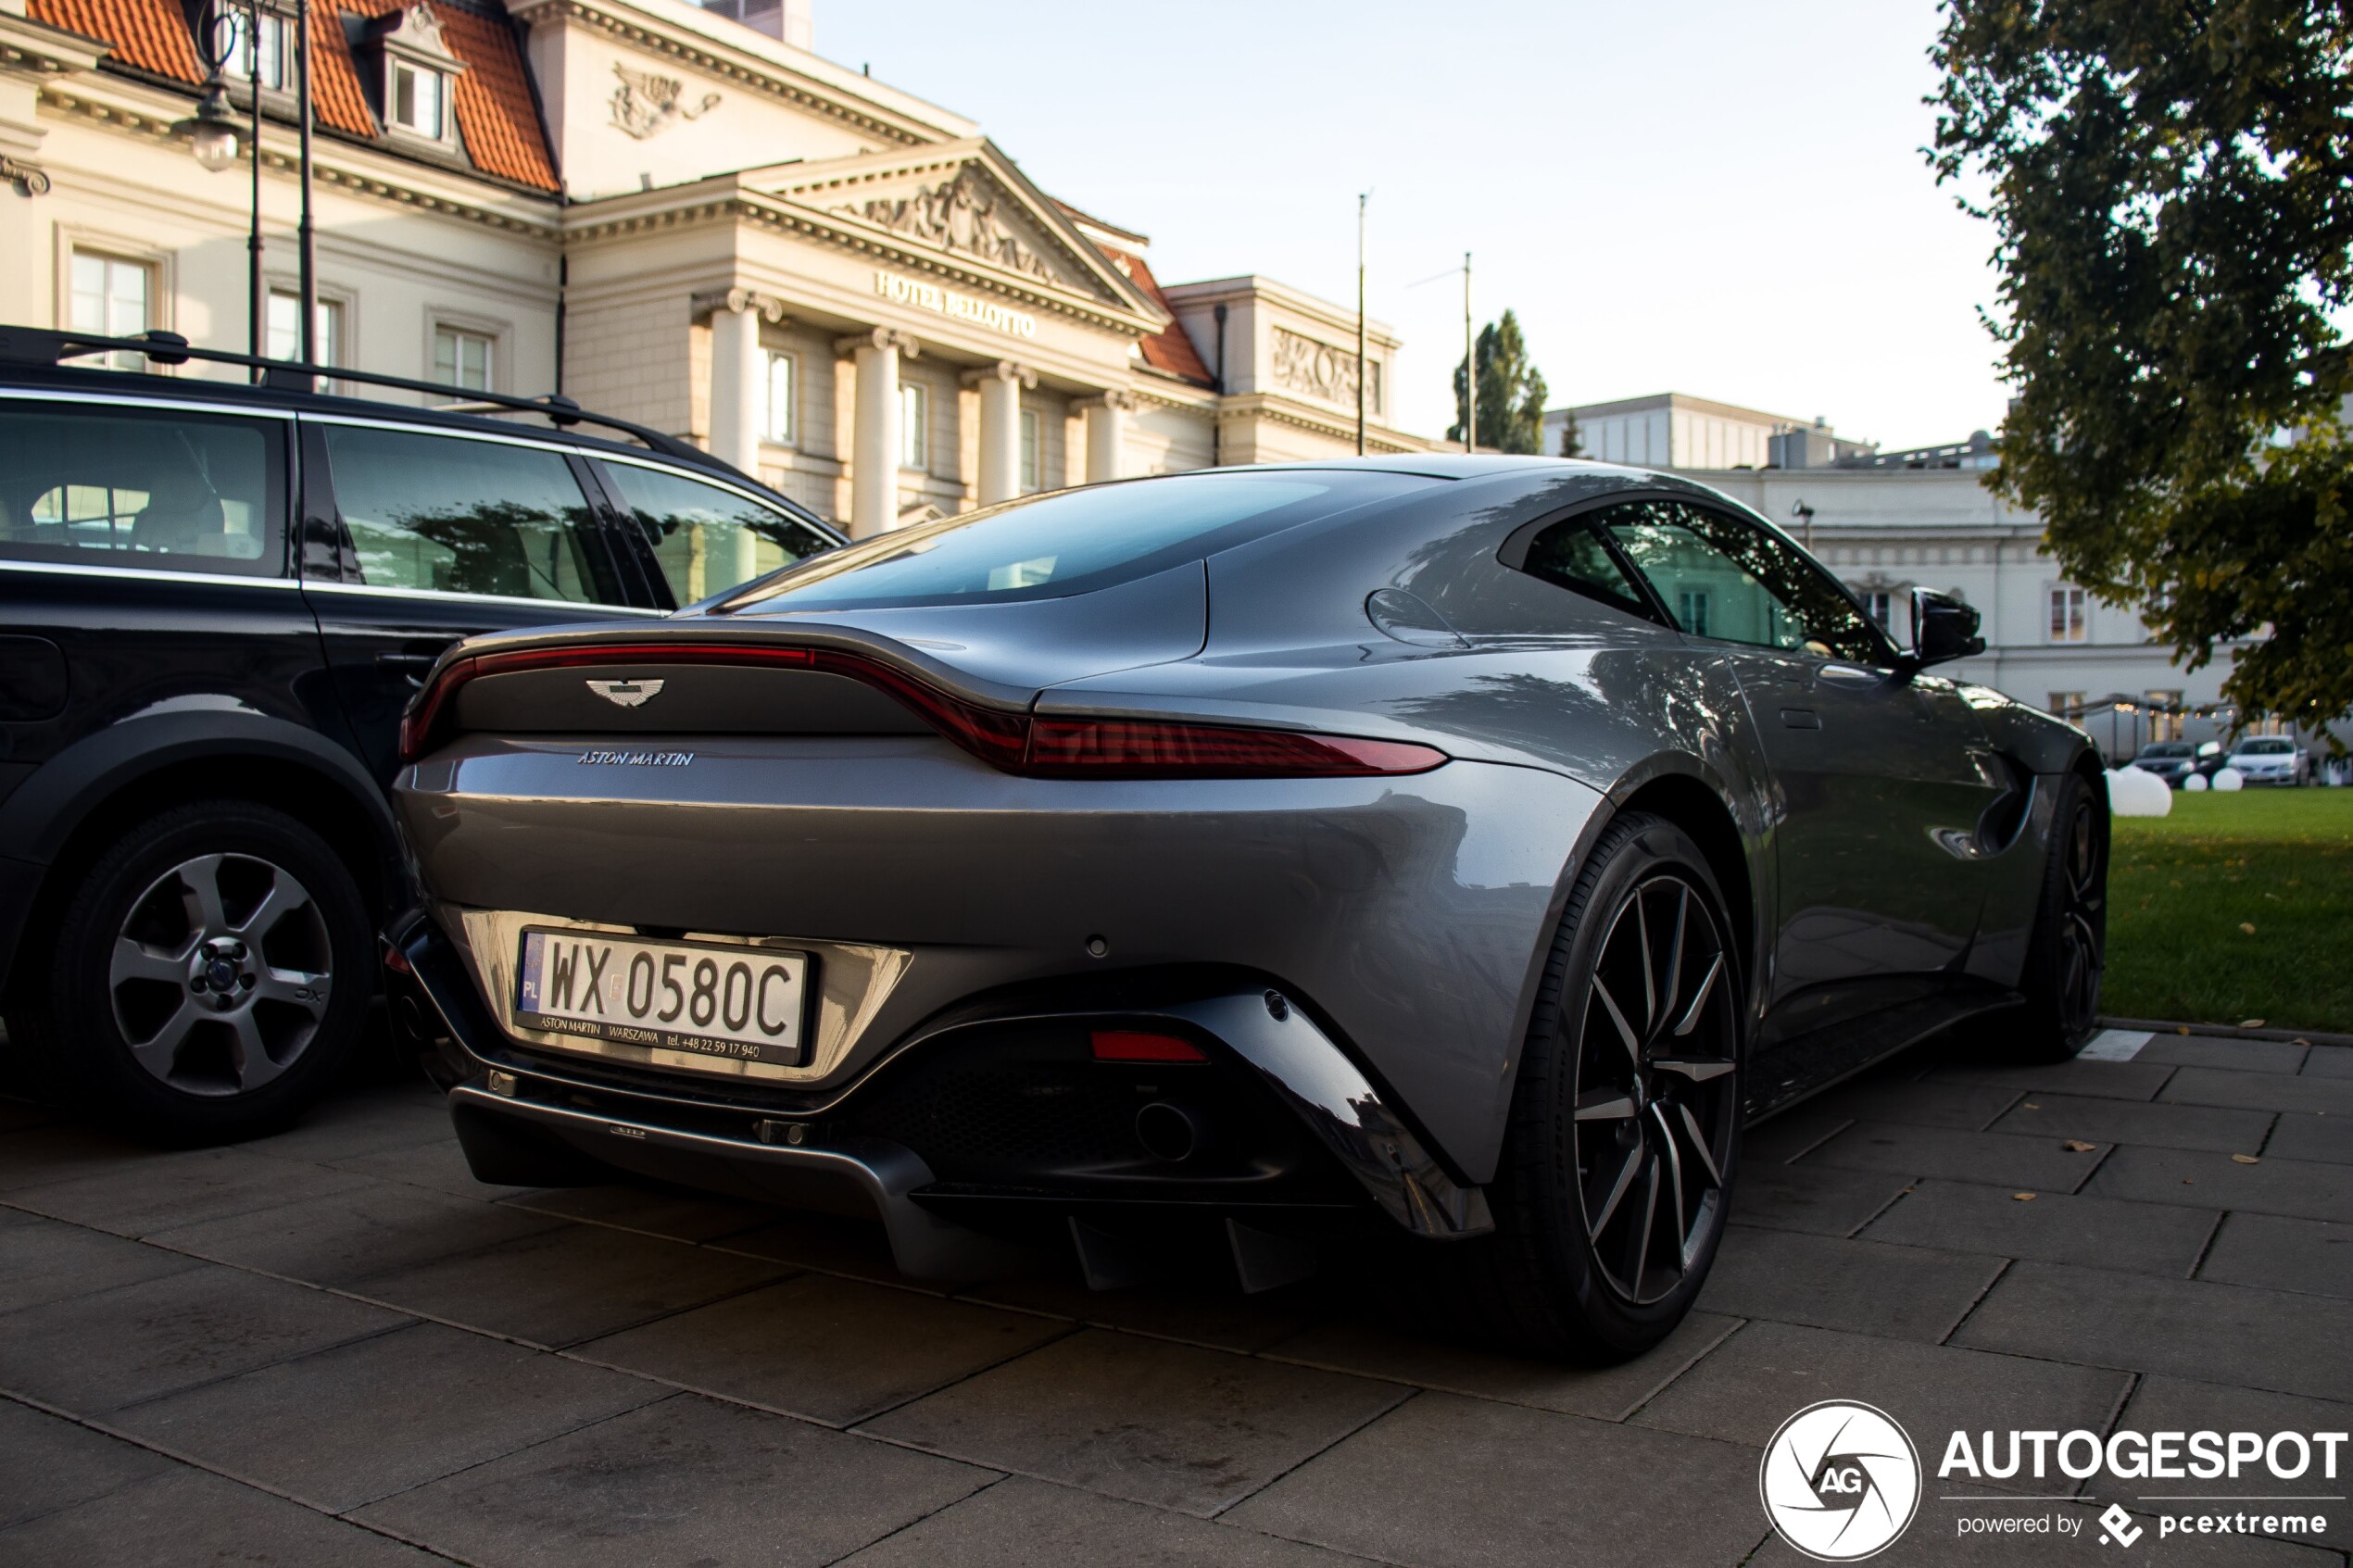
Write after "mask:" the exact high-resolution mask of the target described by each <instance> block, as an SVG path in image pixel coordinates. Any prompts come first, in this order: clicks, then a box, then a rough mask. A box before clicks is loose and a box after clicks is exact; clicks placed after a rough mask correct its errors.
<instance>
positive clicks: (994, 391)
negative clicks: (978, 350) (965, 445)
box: [964, 359, 1038, 507]
mask: <svg viewBox="0 0 2353 1568" xmlns="http://www.w3.org/2000/svg"><path fill="white" fill-rule="evenodd" d="M964 384H965V385H966V386H976V387H978V388H979V389H980V504H981V505H982V506H984V507H987V506H993V505H995V504H996V503H997V502H999V501H1010V500H1012V499H1013V497H1014V496H1016V495H1020V494H1021V394H1022V389H1023V388H1024V387H1030V386H1036V385H1037V384H1038V372H1037V371H1035V370H1030V369H1029V368H1027V367H1026V366H1023V365H1016V364H1014V363H1013V361H1012V360H1010V359H1000V360H998V361H997V363H995V364H994V365H991V366H988V368H986V369H984V370H966V371H965V372H964Z"/></svg>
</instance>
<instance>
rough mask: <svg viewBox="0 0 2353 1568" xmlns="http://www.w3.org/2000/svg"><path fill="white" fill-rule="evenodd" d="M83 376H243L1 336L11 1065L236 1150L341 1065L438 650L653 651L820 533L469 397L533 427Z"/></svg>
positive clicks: (152, 1131)
mask: <svg viewBox="0 0 2353 1568" xmlns="http://www.w3.org/2000/svg"><path fill="white" fill-rule="evenodd" d="M93 347H105V348H109V349H112V350H113V351H115V352H116V353H118V354H120V355H131V356H136V355H139V354H143V353H144V354H145V355H146V356H147V357H148V358H150V360H153V361H160V362H161V363H162V364H164V365H166V366H170V365H174V364H178V363H182V362H184V361H185V360H187V359H189V358H202V359H213V360H220V361H222V362H227V363H233V364H241V365H242V364H247V363H250V361H246V360H244V359H243V358H241V357H237V356H227V355H212V354H205V353H199V352H196V351H193V350H189V349H187V348H186V347H185V345H183V344H182V343H180V341H179V340H177V339H174V338H171V337H170V335H169V334H162V333H154V334H149V336H148V337H147V338H145V339H140V340H111V339H109V340H98V339H88V338H82V337H73V338H70V339H69V338H67V337H65V336H63V335H61V334H58V333H56V332H35V331H30V330H26V329H19V328H6V329H0V977H4V978H5V981H6V991H5V1006H6V1018H7V1025H8V1039H9V1043H10V1046H11V1047H12V1055H13V1057H14V1064H15V1067H16V1070H17V1071H18V1072H19V1073H26V1072H29V1073H34V1074H36V1075H37V1076H38V1078H39V1079H40V1080H41V1081H43V1082H44V1083H45V1084H46V1085H49V1086H50V1087H52V1088H54V1089H56V1090H57V1091H60V1092H63V1093H65V1094H68V1095H70V1096H72V1097H74V1098H78V1099H80V1100H81V1101H82V1103H83V1104H85V1105H87V1106H89V1107H90V1108H92V1109H93V1110H94V1111H95V1112H96V1113H97V1114H98V1115H99V1116H101V1117H102V1118H104V1119H105V1120H107V1122H109V1123H114V1124H117V1125H120V1126H123V1127H126V1128H129V1129H132V1130H135V1131H137V1132H140V1133H142V1134H145V1135H154V1136H158V1137H163V1138H170V1139H179V1140H209V1139H222V1138H233V1137H238V1136H243V1135H249V1134H252V1133H254V1132H256V1131H258V1130H261V1129H263V1128H266V1127H269V1126H271V1125H274V1124H277V1123H282V1122H283V1121H284V1120H285V1119H286V1118H287V1117H289V1116H291V1115H293V1114H294V1113H295V1112H296V1111H297V1110H300V1109H301V1108H302V1106H303V1105H305V1104H306V1103H308V1101H309V1100H311V1099H312V1098H315V1097H316V1096H317V1095H318V1094H319V1093H320V1092H321V1090H322V1089H324V1088H325V1087H326V1086H327V1085H328V1084H329V1082H330V1081H331V1080H332V1079H333V1076H334V1074H335V1072H336V1069H337V1068H338V1067H339V1066H340V1065H341V1064H342V1063H343V1062H344V1061H345V1060H346V1059H347V1058H348V1057H349V1056H350V1055H351V1053H352V1050H353V1047H354V1046H355V1044H356V1043H357V1041H358V1039H359V1032H360V1024H361V1021H362V1015H363V1010H364V1009H365V1008H366V1006H367V1003H368V1001H369V998H370V997H371V994H372V993H373V991H374V989H375V977H376V975H377V972H378V965H377V963H376V947H375V935H376V933H377V932H378V931H379V930H380V929H381V926H382V922H384V919H385V918H386V917H387V916H388V915H390V914H391V913H393V912H395V911H396V910H398V909H402V908H405V907H406V906H407V904H408V903H409V900H410V897H411V895H410V893H409V889H408V884H407V881H406V873H405V872H404V870H403V868H402V864H401V860H400V857H399V853H398V849H397V846H396V840H395V835H394V830H393V823H392V818H391V815H390V812H389V810H388V809H387V807H386V802H385V799H384V786H385V784H387V783H388V782H389V781H390V779H391V777H392V774H393V772H394V771H395V769H396V767H397V766H398V759H397V731H398V728H399V720H400V713H401V710H402V709H403V708H404V707H405V706H406V705H407V703H408V701H409V696H410V694H412V693H413V692H414V691H415V690H416V689H417V685H418V683H419V681H420V679H421V678H422V676H423V675H424V673H425V671H427V670H429V669H430V668H432V666H433V663H434V659H436V658H437V657H438V656H439V655H440V653H441V651H442V650H443V649H444V648H446V647H447V646H449V645H450V644H451V643H452V642H454V641H456V640H457V639H459V638H460V637H464V636H469V635H472V634H473V633H481V632H488V631H494V630H498V629H503V628H510V627H518V626H535V625H546V624H550V623H553V622H557V621H563V622H569V623H574V624H577V623H579V622H581V621H605V622H607V623H610V624H630V625H642V624H644V623H646V622H648V621H656V620H659V619H660V618H661V616H663V615H664V614H666V613H668V612H669V611H671V610H672V609H673V608H676V607H677V606H679V605H681V604H684V603H687V602H689V601H691V600H693V599H696V598H700V597H702V596H705V595H707V594H711V593H716V592H719V591H721V590H724V589H727V588H731V587H733V586H735V585H736V583H741V582H742V581H744V580H746V579H748V578H749V577H752V576H754V575H757V574H758V573H759V572H761V571H765V570H768V569H769V568H772V567H774V566H777V565H780V564H783V563H784V562H786V561H787V560H793V559H798V558H802V557H805V556H808V555H810V554H812V553H814V552H816V551H819V550H823V549H826V548H829V547H831V546H833V545H835V544H836V543H837V542H838V539H837V535H836V534H834V533H832V532H831V531H830V530H829V529H827V528H826V527H825V526H824V524H823V523H821V522H819V521H817V520H816V519H814V518H812V517H811V516H809V515H808V514H807V513H806V512H804V511H802V510H801V509H799V508H797V507H795V506H794V505H793V504H792V503H791V502H789V501H786V499H784V498H783V497H781V496H779V495H774V493H772V492H770V491H768V490H766V489H764V488H763V487H761V485H759V484H757V483H753V482H752V481H750V480H749V479H747V478H745V477H744V476H743V475H742V474H740V473H737V472H736V471H735V470H732V469H730V468H728V467H726V466H725V465H724V464H722V463H719V462H717V461H716V460H715V459H712V458H709V457H706V456H705V455H703V454H702V453H700V452H698V451H696V450H695V449H694V448H692V447H689V446H686V445H684V444H682V443H679V442H676V441H674V440H672V439H670V438H668V437H665V436H662V435H661V434H659V433H654V432H650V431H639V430H637V429H636V427H635V426H630V425H627V424H625V423H623V422H622V421H616V420H603V419H600V418H599V417H598V416H595V415H590V414H587V413H585V411H582V410H579V409H577V408H573V407H572V406H570V405H568V404H563V403H560V402H550V401H539V402H534V401H533V400H527V399H522V398H510V399H503V400H500V399H494V400H493V401H502V402H504V403H506V404H509V405H510V406H512V407H514V408H517V409H518V410H528V411H530V412H533V413H535V414H538V415H553V416H555V417H556V418H558V419H559V420H561V421H563V426H562V427H561V428H558V429H554V430H549V429H547V428H544V427H540V428H527V427H524V426H522V425H520V424H517V423H515V422H513V421H510V420H494V419H488V418H482V417H474V416H468V415H456V414H445V413H435V412H432V411H429V410H427V409H423V408H415V407H399V406H395V405H391V404H387V403H381V402H369V401H362V400H360V399H357V398H351V397H340V396H322V395H315V394H313V393H310V392H308V391H304V390H280V389H273V388H271V387H270V386H266V385H265V386H260V387H256V386H250V385H244V384H236V383H224V382H219V381H199V380H195V379H193V378H182V377H175V376H170V375H164V374H142V373H136V372H128V371H123V370H98V369H83V368H74V367H71V366H60V365H58V364H57V360H59V359H60V358H64V357H65V356H66V355H68V354H69V353H82V352H86V351H88V350H90V349H91V348H93ZM335 373H336V375H337V377H338V378H340V379H356V380H363V381H368V380H372V381H388V380H389V378H374V377H358V376H355V374H354V373H353V372H350V371H345V370H338V371H336V372H335ZM271 375H272V376H273V378H274V379H276V380H278V381H280V382H286V383H296V384H297V385H300V386H307V385H308V384H309V383H308V378H307V377H297V376H296V375H294V374H293V373H291V372H290V371H288V370H286V368H284V367H279V368H277V369H275V370H272V371H271ZM391 384H395V385H417V384H418V383H398V382H393V383H391ZM422 390H424V391H426V392H427V394H428V395H434V394H436V393H437V394H439V395H442V396H444V397H446V398H447V399H450V400H463V399H467V398H470V397H471V398H475V399H477V400H478V399H479V398H480V395H479V394H468V393H464V392H461V391H459V389H456V388H430V387H424V388H422ZM584 422H585V423H591V424H598V425H602V426H604V427H605V428H609V429H618V430H619V431H620V432H621V433H624V434H629V435H634V436H635V437H637V438H639V439H640V440H641V441H642V442H643V443H644V444H643V445H625V444H623V443H622V442H619V441H610V440H600V439H596V438H593V437H590V436H587V435H583V434H580V433H576V432H575V431H574V430H573V428H570V427H572V426H574V425H577V424H580V423H584Z"/></svg>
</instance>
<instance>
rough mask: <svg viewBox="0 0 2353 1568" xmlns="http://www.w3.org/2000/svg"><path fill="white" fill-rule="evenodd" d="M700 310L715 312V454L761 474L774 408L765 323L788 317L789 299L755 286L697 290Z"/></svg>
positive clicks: (712, 438)
mask: <svg viewBox="0 0 2353 1568" xmlns="http://www.w3.org/2000/svg"><path fill="white" fill-rule="evenodd" d="M694 313H695V314H696V315H697V316H702V315H708V316H709V317H710V318H711V436H710V441H709V446H710V451H711V456H712V457H714V458H718V459H719V460H720V461H721V462H724V463H730V464H733V465H734V466H735V467H736V468H738V469H741V470H743V471H744V472H745V473H748V474H749V475H751V476H752V477H753V478H755V479H757V478H758V477H759V476H760V435H761V430H762V429H763V428H764V427H765V426H766V423H767V413H768V408H767V403H768V362H767V357H766V356H765V355H763V354H762V353H761V350H760V323H761V321H763V320H765V321H772V322H773V321H781V320H784V319H785V308H784V305H783V303H782V302H781V301H778V300H774V299H769V298H767V297H765V296H763V295H756V294H754V293H752V292H751V291H750V290H749V289H723V290H715V291H713V292H711V293H709V294H698V295H696V296H695V300H694Z"/></svg>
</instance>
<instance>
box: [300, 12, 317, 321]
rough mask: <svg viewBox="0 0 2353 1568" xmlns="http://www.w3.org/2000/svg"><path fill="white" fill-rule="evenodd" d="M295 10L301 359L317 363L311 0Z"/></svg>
mask: <svg viewBox="0 0 2353 1568" xmlns="http://www.w3.org/2000/svg"><path fill="white" fill-rule="evenodd" d="M298 6H299V8H298V9H297V10H296V23H295V27H296V36H295V51H296V58H295V94H296V97H297V98H298V99H299V100H300V104H299V106H298V112H299V113H300V115H301V118H302V220H301V226H300V227H299V228H298V229H297V230H296V245H298V247H299V249H300V254H301V258H302V259H301V263H300V265H301V294H302V307H301V308H302V322H301V335H300V337H299V338H298V339H297V341H298V342H300V344H301V345H302V362H303V363H304V364H306V365H315V364H317V363H318V362H319V361H318V358H317V357H316V356H317V353H318V344H317V342H316V341H315V339H316V337H317V335H318V331H319V277H318V269H317V267H316V262H317V259H318V257H317V250H316V243H315V242H316V236H315V235H314V234H313V233H312V232H311V228H310V0H298Z"/></svg>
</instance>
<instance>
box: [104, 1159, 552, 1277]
mask: <svg viewBox="0 0 2353 1568" xmlns="http://www.w3.org/2000/svg"><path fill="white" fill-rule="evenodd" d="M559 1227H560V1222H559V1221H557V1220H555V1219H552V1218H550V1217H548V1216H547V1215H542V1214H530V1213H525V1212H522V1211H521V1210H510V1209H507V1208H505V1207H503V1206H502V1205H499V1204H495V1203H484V1202H483V1201H482V1200H481V1199H480V1198H449V1197H446V1196H444V1195H442V1194H440V1193H437V1192H434V1191H431V1190H429V1189H426V1188H423V1187H413V1186H409V1185H404V1184H402V1183H398V1182H367V1183H366V1184H365V1185H360V1186H357V1187H351V1188H346V1189H345V1190H344V1191H341V1192H333V1191H331V1192H328V1193H326V1194H325V1195H323V1196H321V1197H319V1198H308V1199H303V1200H299V1201H296V1202H293V1203H282V1204H279V1205H277V1206H275V1207H273V1208H269V1209H264V1210H258V1212H254V1213H249V1214H237V1215H233V1216H232V1217H230V1218H228V1219H225V1220H207V1221H204V1222H202V1223H197V1224H193V1225H176V1226H170V1227H167V1228H165V1229H162V1230H158V1231H156V1232H154V1233H153V1234H152V1235H150V1236H148V1238H147V1239H148V1240H151V1241H154V1242H156V1243H157V1244H159V1245H161V1246H164V1247H169V1248H172V1249H173V1250H175V1251H180V1252H187V1253H192V1254H194V1255H195V1256H196V1257H199V1258H208V1259H210V1260H212V1261H215V1262H221V1263H235V1264H237V1265H239V1266H240V1267H242V1268H247V1269H258V1270H260V1271H262V1272H263V1273H273V1274H283V1275H285V1276H287V1277H288V1278H290V1279H301V1280H308V1281H312V1282H314V1283H316V1284H320V1285H334V1286H344V1285H349V1284H351V1283H352V1282H354V1281H355V1280H360V1279H365V1278H368V1277H370V1276H371V1275H376V1274H382V1273H386V1272H387V1271H390V1270H396V1269H407V1268H413V1267H416V1266H418V1265H420V1264H424V1263H430V1262H434V1261H437V1260H439V1259H443V1258H447V1257H450V1256H452V1255H454V1254H457V1253H462V1252H472V1251H475V1250H478V1249H480V1248H485V1247H494V1246H496V1245H497V1244H498V1243H500V1242H505V1241H513V1240H516V1239H518V1238H520V1237H522V1236H536V1235H540V1234H543V1233H545V1232H547V1231H552V1230H556V1229H558V1228H559Z"/></svg>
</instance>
